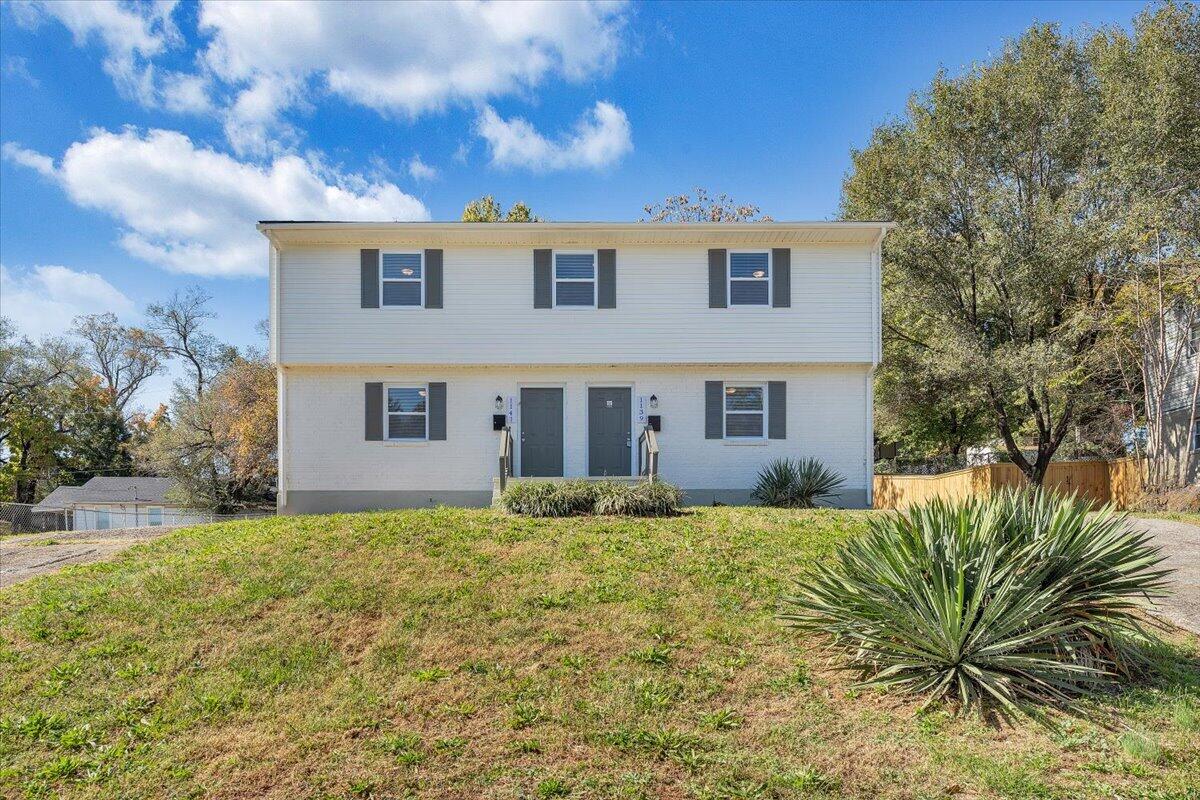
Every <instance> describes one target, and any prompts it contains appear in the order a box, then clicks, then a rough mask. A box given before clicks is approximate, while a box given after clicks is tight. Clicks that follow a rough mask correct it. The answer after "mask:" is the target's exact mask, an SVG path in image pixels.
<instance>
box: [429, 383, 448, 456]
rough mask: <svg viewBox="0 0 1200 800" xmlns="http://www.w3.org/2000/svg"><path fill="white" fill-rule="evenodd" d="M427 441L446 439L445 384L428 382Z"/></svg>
mask: <svg viewBox="0 0 1200 800" xmlns="http://www.w3.org/2000/svg"><path fill="white" fill-rule="evenodd" d="M429 441H431V442H444V441H446V384H444V383H431V384H429Z"/></svg>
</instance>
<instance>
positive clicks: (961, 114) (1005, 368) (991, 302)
mask: <svg viewBox="0 0 1200 800" xmlns="http://www.w3.org/2000/svg"><path fill="white" fill-rule="evenodd" d="M1096 117H1097V101H1096V96H1095V92H1094V91H1093V90H1092V86H1091V76H1090V74H1089V71H1088V67H1087V63H1086V61H1085V58H1084V55H1083V53H1082V52H1081V49H1080V47H1079V46H1078V45H1077V44H1076V43H1074V42H1072V41H1069V40H1064V39H1063V37H1062V36H1060V35H1059V32H1058V30H1057V29H1056V28H1055V27H1053V26H1040V27H1035V28H1033V29H1031V30H1030V31H1028V32H1027V33H1026V34H1025V35H1024V36H1022V37H1021V38H1020V39H1019V40H1017V41H1016V42H1013V43H1011V44H1010V45H1008V46H1006V48H1005V50H1004V52H1003V53H1002V54H1001V55H1000V56H999V57H998V58H996V59H995V60H994V61H992V62H991V63H988V64H984V65H979V66H976V67H975V68H973V69H971V70H970V71H969V72H968V73H967V74H965V75H964V76H962V77H960V78H949V77H947V76H945V75H944V74H939V75H938V76H937V77H936V78H935V80H934V81H933V84H932V85H931V86H930V87H929V89H928V90H927V91H926V92H924V93H923V94H921V95H918V96H914V97H913V98H912V99H911V100H910V102H909V105H908V115H907V118H906V119H904V120H901V121H898V122H895V123H892V124H888V125H884V126H882V127H880V128H879V129H877V130H876V131H875V133H874V135H873V136H872V139H871V142H870V144H869V145H868V146H867V147H866V148H865V149H864V150H861V151H855V152H854V153H853V154H852V159H853V168H852V172H851V174H850V175H849V176H848V177H847V179H846V181H845V184H844V187H843V213H844V215H845V216H846V217H850V218H868V219H870V218H885V219H894V220H896V221H898V222H899V223H900V226H899V228H898V229H897V230H896V231H894V232H893V233H892V234H891V235H890V236H889V237H888V238H887V239H886V240H885V245H884V270H885V273H886V275H887V279H886V281H885V291H886V294H885V309H886V310H885V317H886V326H887V329H888V330H889V331H890V332H891V335H893V336H897V337H903V338H905V339H907V340H909V341H910V342H911V343H912V344H913V345H914V346H915V347H918V348H921V349H922V350H924V351H925V352H926V353H927V354H928V357H930V358H934V359H936V361H937V363H938V368H939V370H940V371H941V372H942V373H943V374H945V375H948V376H952V377H953V379H954V380H955V381H956V382H959V383H961V384H962V385H964V386H968V387H972V388H973V389H975V390H977V391H978V392H979V394H980V395H981V396H982V397H983V398H985V400H986V403H987V407H988V409H989V411H990V415H991V417H992V420H993V423H994V425H995V429H996V432H997V434H998V435H999V437H1000V439H1001V440H1002V441H1003V443H1004V446H1005V449H1006V450H1007V452H1008V455H1009V457H1010V458H1011V459H1012V461H1013V462H1014V463H1015V464H1016V465H1017V466H1018V467H1019V468H1020V469H1021V471H1022V472H1023V473H1024V474H1025V476H1026V477H1027V479H1028V480H1029V481H1030V482H1031V483H1034V484H1040V483H1041V481H1042V480H1043V478H1044V477H1045V474H1046V470H1047V468H1048V467H1049V465H1050V461H1051V459H1052V458H1053V456H1054V454H1055V452H1056V451H1057V450H1058V448H1059V446H1060V444H1061V443H1062V441H1063V439H1064V437H1065V436H1066V435H1067V432H1068V430H1069V428H1070V426H1071V424H1072V422H1073V421H1074V420H1075V419H1076V414H1077V412H1078V410H1079V409H1080V408H1081V407H1082V406H1084V405H1088V404H1089V403H1091V402H1093V395H1094V394H1095V393H1096V392H1097V391H1098V387H1097V386H1096V384H1095V383H1094V381H1093V379H1092V375H1093V372H1094V369H1093V367H1094V364H1093V363H1092V359H1093V358H1095V348H1094V345H1095V343H1096V341H1097V338H1098V335H1099V332H1100V331H1099V325H1098V322H1097V320H1098V318H1099V317H1100V315H1101V312H1102V310H1103V308H1104V305H1105V303H1106V302H1107V300H1108V299H1109V297H1110V295H1111V291H1112V286H1111V282H1110V275H1109V272H1108V270H1107V269H1106V264H1105V263H1104V261H1103V258H1102V252H1103V237H1102V235H1101V234H1100V233H1099V232H1098V231H1097V227H1098V223H1097V221H1096V219H1095V214H1094V211H1093V202H1094V197H1093V196H1092V195H1091V193H1090V191H1089V185H1090V181H1089V178H1090V176H1091V175H1092V174H1093V172H1094V171H1095V170H1096V169H1097V168H1098V153H1097V150H1096V147H1095V139H1094V131H1095V128H1096ZM921 377H922V376H913V379H921ZM1026 437H1028V438H1029V440H1030V441H1031V443H1032V445H1033V447H1032V450H1033V454H1032V455H1031V456H1028V457H1027V455H1026V451H1025V449H1024V448H1023V447H1022V444H1023V441H1022V440H1023V439H1025V438H1026Z"/></svg>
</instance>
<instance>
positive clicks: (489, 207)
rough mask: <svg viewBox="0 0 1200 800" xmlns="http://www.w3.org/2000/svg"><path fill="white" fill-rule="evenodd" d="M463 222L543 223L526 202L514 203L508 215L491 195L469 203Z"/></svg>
mask: <svg viewBox="0 0 1200 800" xmlns="http://www.w3.org/2000/svg"><path fill="white" fill-rule="evenodd" d="M462 221H463V222H541V220H540V219H538V218H537V217H536V216H534V214H533V211H532V210H530V208H529V206H527V205H526V204H525V203H524V202H521V201H517V202H516V203H513V205H512V208H510V209H508V213H507V214H505V213H504V206H502V205H500V203H499V202H497V201H496V198H495V197H492V196H491V195H490V194H488V195H484V196H483V197H480V198H478V199H476V200H472V201H471V202H469V203H467V205H466V206H465V207H464V208H463V213H462Z"/></svg>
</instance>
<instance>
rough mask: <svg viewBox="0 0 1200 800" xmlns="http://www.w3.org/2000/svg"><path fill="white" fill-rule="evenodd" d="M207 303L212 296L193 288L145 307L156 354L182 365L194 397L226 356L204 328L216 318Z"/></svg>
mask: <svg viewBox="0 0 1200 800" xmlns="http://www.w3.org/2000/svg"><path fill="white" fill-rule="evenodd" d="M210 300H212V296H211V295H209V294H208V293H206V292H205V291H204V290H203V289H201V288H200V287H199V286H192V287H189V288H188V289H187V290H186V291H184V292H183V293H182V294H180V293H179V292H175V293H174V294H173V295H171V298H170V299H169V300H167V302H165V303H152V304H151V305H150V306H148V307H147V308H146V317H147V318H148V319H149V321H150V325H149V328H150V331H151V333H153V334H154V335H155V336H156V337H157V341H158V343H159V344H158V349H159V352H160V353H161V355H162V356H163V357H165V358H177V359H179V360H180V361H182V362H183V366H184V369H185V370H186V371H187V373H188V377H189V378H190V389H191V391H192V392H194V394H195V396H196V397H200V396H202V395H203V394H204V391H205V389H207V388H208V385H209V383H210V382H211V381H212V378H213V375H214V374H215V373H216V371H217V369H218V368H219V367H220V365H221V361H222V358H223V357H224V353H225V351H224V348H223V347H222V345H221V343H220V342H219V341H218V340H217V338H216V337H215V336H213V335H212V334H211V333H209V332H208V330H207V327H206V326H207V324H208V321H209V320H211V319H215V318H216V314H214V313H213V312H212V311H211V310H209V308H208V303H209V301H210Z"/></svg>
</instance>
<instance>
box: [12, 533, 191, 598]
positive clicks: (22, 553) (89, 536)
mask: <svg viewBox="0 0 1200 800" xmlns="http://www.w3.org/2000/svg"><path fill="white" fill-rule="evenodd" d="M176 527H179V526H169V527H162V528H119V529H116V530H109V531H76V532H72V531H50V532H48V533H29V534H24V535H21V536H6V537H3V538H0V588H5V587H8V586H12V585H13V584H15V583H20V582H21V581H23V580H28V579H29V578H32V577H34V576H35V575H44V574H46V573H48V572H57V571H58V570H60V569H62V568H63V567H67V566H71V565H73V564H90V563H92V562H93V561H100V560H102V559H105V558H109V557H111V556H112V555H114V554H115V553H119V552H121V551H122V550H124V549H125V548H127V547H132V546H133V545H135V544H137V543H138V542H148V541H151V540H152V539H157V538H158V537H159V536H162V535H163V534H164V533H167V532H169V531H173V530H175V528H176Z"/></svg>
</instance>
